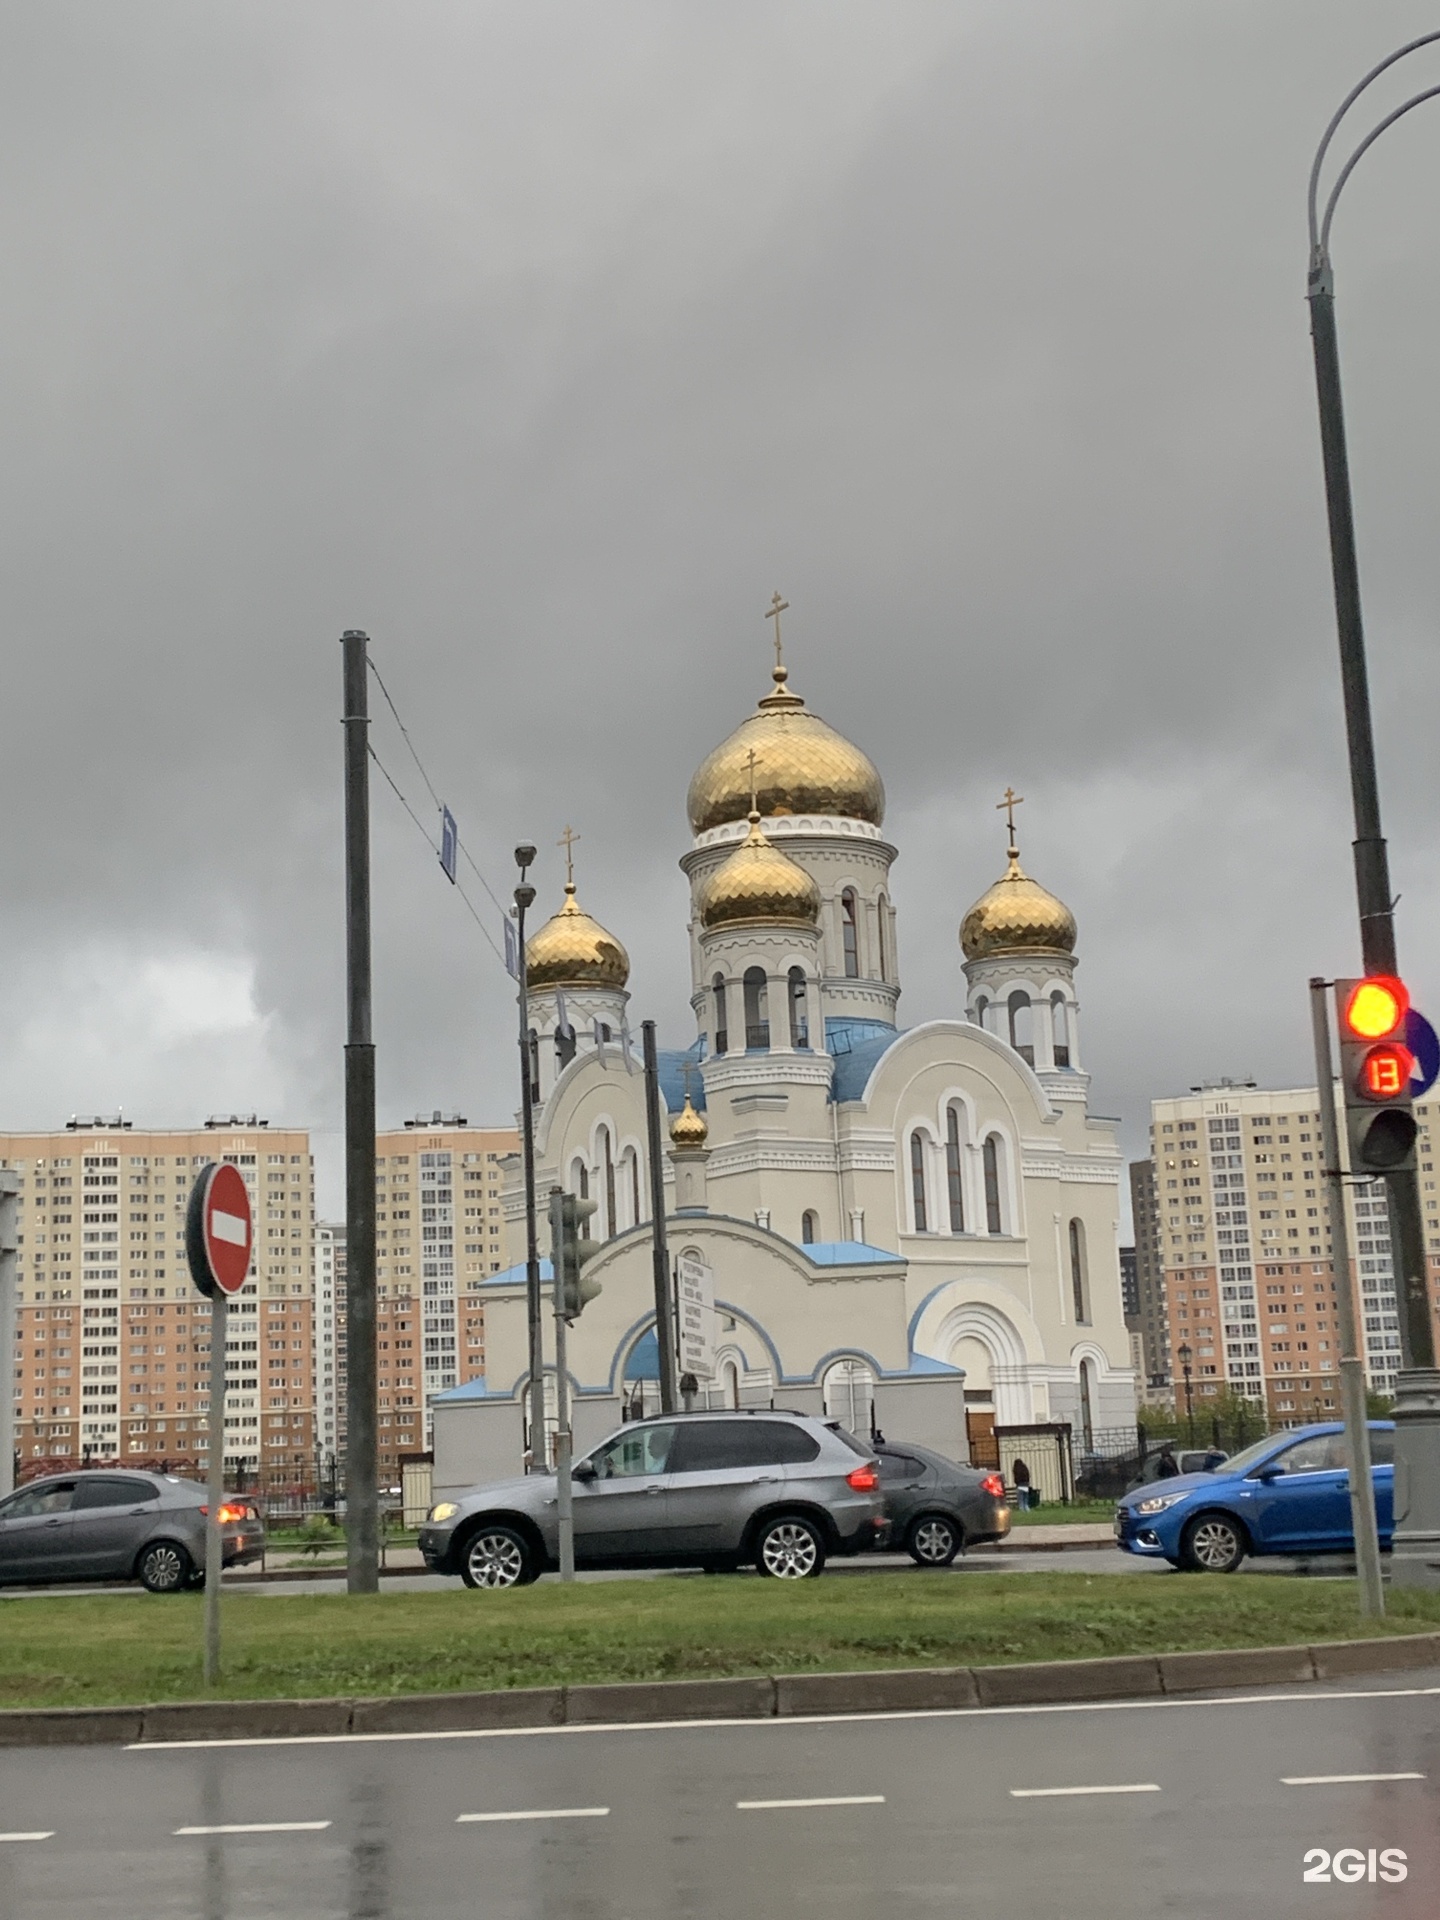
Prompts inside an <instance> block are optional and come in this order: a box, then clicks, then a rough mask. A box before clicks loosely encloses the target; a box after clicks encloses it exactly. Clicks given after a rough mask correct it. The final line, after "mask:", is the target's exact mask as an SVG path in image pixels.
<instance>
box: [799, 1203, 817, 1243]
mask: <svg viewBox="0 0 1440 1920" xmlns="http://www.w3.org/2000/svg"><path fill="white" fill-rule="evenodd" d="M819 1230H820V1222H819V1220H818V1219H817V1218H816V1216H815V1215H814V1214H813V1213H812V1212H811V1211H810V1209H809V1208H808V1207H807V1208H806V1210H805V1212H804V1213H802V1214H801V1216H800V1244H801V1246H804V1247H813V1246H814V1244H815V1242H816V1239H817V1238H818V1237H819Z"/></svg>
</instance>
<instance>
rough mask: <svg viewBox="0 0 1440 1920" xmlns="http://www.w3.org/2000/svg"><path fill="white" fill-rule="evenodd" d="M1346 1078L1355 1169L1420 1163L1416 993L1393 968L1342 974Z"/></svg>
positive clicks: (1339, 1004)
mask: <svg viewBox="0 0 1440 1920" xmlns="http://www.w3.org/2000/svg"><path fill="white" fill-rule="evenodd" d="M1335 1004H1336V1008H1337V1010H1338V1013H1339V1023H1340V1082H1341V1085H1342V1086H1343V1088H1344V1090H1345V1125H1346V1130H1347V1132H1348V1134H1349V1137H1350V1170H1351V1172H1352V1173H1393V1172H1394V1171H1396V1169H1398V1168H1401V1167H1404V1166H1407V1165H1410V1166H1413V1165H1414V1153H1415V1131H1416V1128H1415V1115H1414V1114H1413V1112H1412V1111H1411V1106H1410V1081H1411V1078H1412V1077H1413V1075H1414V1073H1415V1056H1414V1054H1413V1053H1412V1052H1411V1051H1410V1048H1409V1046H1408V1045H1407V1044H1406V1015H1407V1014H1408V1013H1409V1011H1410V995H1409V993H1408V992H1407V991H1406V988H1405V984H1404V982H1403V981H1401V980H1397V979H1395V978H1394V976H1393V975H1391V974H1385V973H1374V974H1370V975H1368V976H1367V977H1366V978H1365V979H1363V980H1337V981H1336V982H1335Z"/></svg>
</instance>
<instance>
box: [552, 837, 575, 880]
mask: <svg viewBox="0 0 1440 1920" xmlns="http://www.w3.org/2000/svg"><path fill="white" fill-rule="evenodd" d="M579 838H580V836H579V834H578V833H576V831H575V829H574V828H573V827H566V829H565V831H564V832H563V833H562V834H561V836H560V838H559V839H558V840H557V841H556V842H555V844H556V846H557V847H564V849H565V884H566V886H567V887H573V886H574V884H575V842H576V841H577V840H578V839H579Z"/></svg>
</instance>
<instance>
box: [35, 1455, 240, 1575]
mask: <svg viewBox="0 0 1440 1920" xmlns="http://www.w3.org/2000/svg"><path fill="white" fill-rule="evenodd" d="M205 1501H206V1492H205V1489H204V1487H202V1486H201V1485H200V1484H199V1482H198V1481H195V1480H181V1479H177V1478H176V1477H175V1476H174V1475H173V1474H168V1473H140V1472H127V1471H126V1470H125V1469H123V1468H120V1467H116V1468H113V1469H112V1468H106V1467H100V1468H97V1469H94V1470H91V1471H83V1472H79V1473H62V1474H51V1475H49V1476H47V1477H46V1478H45V1479H43V1480H32V1481H30V1482H29V1483H28V1485H26V1486H23V1487H21V1488H20V1489H19V1490H18V1491H17V1492H15V1493H12V1494H10V1495H9V1496H8V1498H6V1499H5V1500H0V1586H11V1587H14V1586H39V1585H42V1584H48V1583H50V1582H53V1581H66V1580H138V1581H139V1582H140V1584H141V1585H142V1586H144V1587H148V1588H149V1590H150V1591H151V1593H179V1592H181V1591H183V1590H184V1589H185V1588H187V1587H198V1586H203V1585H204V1584H205V1515H206V1507H205ZM220 1518H221V1537H222V1542H223V1548H224V1556H225V1565H226V1566H227V1567H230V1566H236V1565H238V1564H239V1563H240V1562H241V1561H244V1560H257V1559H259V1557H260V1555H261V1554H262V1553H263V1552H264V1550H265V1528H264V1523H263V1522H262V1520H261V1518H260V1514H259V1510H258V1508H257V1507H256V1506H255V1504H254V1502H253V1501H251V1500H247V1499H246V1498H245V1496H244V1495H243V1494H234V1495H230V1496H229V1497H227V1499H226V1502H225V1504H224V1506H222V1507H221V1509H220Z"/></svg>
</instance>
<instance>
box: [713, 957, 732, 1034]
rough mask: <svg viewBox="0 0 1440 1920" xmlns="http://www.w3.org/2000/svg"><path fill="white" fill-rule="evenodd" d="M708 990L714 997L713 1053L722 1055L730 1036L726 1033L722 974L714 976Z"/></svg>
mask: <svg viewBox="0 0 1440 1920" xmlns="http://www.w3.org/2000/svg"><path fill="white" fill-rule="evenodd" d="M710 990H711V992H712V993H713V994H714V996H715V1051H716V1053H717V1054H719V1053H724V1052H725V1051H726V1049H727V1048H728V1047H729V1045H730V1035H729V1033H728V1032H727V1031H726V1028H727V1025H728V1022H727V1021H726V1018H725V976H724V974H723V973H717V974H716V976H715V978H714V979H713V980H712V981H711V983H710Z"/></svg>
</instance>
